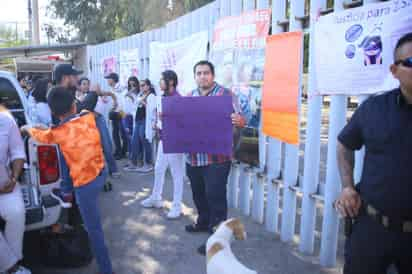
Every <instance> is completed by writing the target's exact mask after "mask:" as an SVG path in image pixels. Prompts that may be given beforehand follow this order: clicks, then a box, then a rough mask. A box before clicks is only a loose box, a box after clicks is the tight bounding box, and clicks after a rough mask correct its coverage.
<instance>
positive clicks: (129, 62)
mask: <svg viewBox="0 0 412 274" xmlns="http://www.w3.org/2000/svg"><path fill="white" fill-rule="evenodd" d="M119 68H120V69H119V72H120V75H119V77H120V84H121V85H122V86H124V87H127V79H128V78H129V77H130V76H136V77H138V76H139V49H138V48H135V49H126V50H121V51H120V58H119Z"/></svg>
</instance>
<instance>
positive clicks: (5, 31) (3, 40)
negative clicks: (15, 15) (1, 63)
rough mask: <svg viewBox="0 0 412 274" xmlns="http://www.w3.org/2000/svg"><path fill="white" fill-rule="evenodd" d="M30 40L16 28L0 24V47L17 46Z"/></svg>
mask: <svg viewBox="0 0 412 274" xmlns="http://www.w3.org/2000/svg"><path fill="white" fill-rule="evenodd" d="M28 42H29V41H27V40H23V39H21V38H20V37H19V34H18V32H17V30H16V29H15V28H12V27H6V26H4V25H0V47H1V48H7V47H17V46H23V45H26V44H28Z"/></svg>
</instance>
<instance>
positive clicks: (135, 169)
mask: <svg viewBox="0 0 412 274" xmlns="http://www.w3.org/2000/svg"><path fill="white" fill-rule="evenodd" d="M140 169H141V168H140V167H138V166H135V165H130V166H127V167H124V168H123V170H124V171H126V172H140Z"/></svg>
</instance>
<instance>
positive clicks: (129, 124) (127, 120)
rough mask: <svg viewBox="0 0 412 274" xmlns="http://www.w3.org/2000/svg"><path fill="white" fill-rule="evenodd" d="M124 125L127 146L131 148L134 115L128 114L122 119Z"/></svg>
mask: <svg viewBox="0 0 412 274" xmlns="http://www.w3.org/2000/svg"><path fill="white" fill-rule="evenodd" d="M122 126H123V128H124V130H125V134H126V139H127V147H128V148H130V147H131V145H132V133H133V116H132V115H126V117H124V118H123V119H122Z"/></svg>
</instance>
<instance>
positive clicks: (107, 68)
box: [102, 56, 117, 76]
mask: <svg viewBox="0 0 412 274" xmlns="http://www.w3.org/2000/svg"><path fill="white" fill-rule="evenodd" d="M116 65H117V59H116V57H115V56H110V57H106V58H103V60H102V69H103V71H102V72H103V75H104V76H106V75H109V74H110V73H112V72H116Z"/></svg>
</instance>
